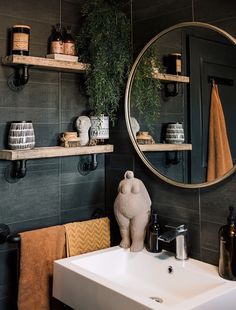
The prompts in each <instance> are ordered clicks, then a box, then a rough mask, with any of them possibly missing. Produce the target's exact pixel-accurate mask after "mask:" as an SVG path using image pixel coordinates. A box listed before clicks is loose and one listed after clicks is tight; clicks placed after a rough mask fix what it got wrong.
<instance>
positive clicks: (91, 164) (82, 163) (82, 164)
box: [78, 154, 98, 175]
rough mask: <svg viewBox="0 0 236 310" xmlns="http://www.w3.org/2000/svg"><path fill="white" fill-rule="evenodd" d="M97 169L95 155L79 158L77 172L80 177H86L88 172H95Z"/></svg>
mask: <svg viewBox="0 0 236 310" xmlns="http://www.w3.org/2000/svg"><path fill="white" fill-rule="evenodd" d="M97 167H98V162H97V154H91V155H90V156H80V158H79V164H78V171H79V173H80V174H81V175H87V174H89V173H90V172H92V171H94V170H96V169H97Z"/></svg>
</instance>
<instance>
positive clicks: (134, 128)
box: [130, 117, 140, 137]
mask: <svg viewBox="0 0 236 310" xmlns="http://www.w3.org/2000/svg"><path fill="white" fill-rule="evenodd" d="M130 125H131V128H132V131H133V134H134V136H135V137H136V136H137V133H138V132H139V130H140V126H139V123H138V121H137V120H136V118H135V117H130Z"/></svg>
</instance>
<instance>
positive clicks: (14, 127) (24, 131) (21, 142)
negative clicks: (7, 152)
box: [8, 121, 35, 150]
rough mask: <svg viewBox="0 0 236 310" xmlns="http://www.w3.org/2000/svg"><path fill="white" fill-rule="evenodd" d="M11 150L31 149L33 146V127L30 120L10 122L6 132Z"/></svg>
mask: <svg viewBox="0 0 236 310" xmlns="http://www.w3.org/2000/svg"><path fill="white" fill-rule="evenodd" d="M8 146H9V148H10V149H11V150H25V149H33V148H34V146H35V135H34V128H33V124H32V122H31V121H18V122H12V123H11V126H10V130H9V134H8Z"/></svg>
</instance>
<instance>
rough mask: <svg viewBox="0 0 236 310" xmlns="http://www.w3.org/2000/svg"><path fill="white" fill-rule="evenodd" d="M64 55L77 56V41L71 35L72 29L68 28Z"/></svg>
mask: <svg viewBox="0 0 236 310" xmlns="http://www.w3.org/2000/svg"><path fill="white" fill-rule="evenodd" d="M64 54H65V55H71V56H75V54H76V53H75V40H74V38H73V37H72V34H71V27H70V26H68V27H67V28H66V33H65V38H64Z"/></svg>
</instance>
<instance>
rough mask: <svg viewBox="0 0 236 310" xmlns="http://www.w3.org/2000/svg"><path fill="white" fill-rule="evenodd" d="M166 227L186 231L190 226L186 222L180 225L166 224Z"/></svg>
mask: <svg viewBox="0 0 236 310" xmlns="http://www.w3.org/2000/svg"><path fill="white" fill-rule="evenodd" d="M165 227H166V228H171V229H175V230H176V231H177V232H178V233H184V232H187V231H188V228H187V227H186V225H185V224H182V225H179V226H172V225H165Z"/></svg>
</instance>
